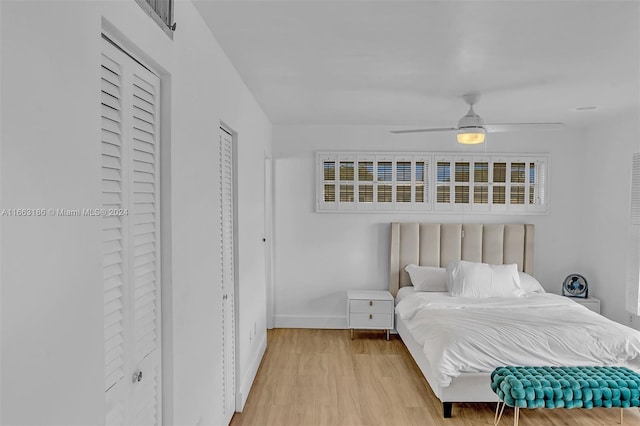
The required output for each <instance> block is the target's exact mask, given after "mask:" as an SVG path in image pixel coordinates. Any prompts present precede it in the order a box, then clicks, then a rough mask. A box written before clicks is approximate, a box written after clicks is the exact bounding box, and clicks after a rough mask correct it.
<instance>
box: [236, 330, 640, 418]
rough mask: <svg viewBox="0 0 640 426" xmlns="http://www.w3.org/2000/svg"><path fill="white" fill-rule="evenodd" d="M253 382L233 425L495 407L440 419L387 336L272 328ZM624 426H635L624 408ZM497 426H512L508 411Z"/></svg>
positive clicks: (612, 414)
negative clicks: (447, 414)
mask: <svg viewBox="0 0 640 426" xmlns="http://www.w3.org/2000/svg"><path fill="white" fill-rule="evenodd" d="M267 339H268V345H267V351H266V353H265V356H264V359H263V360H262V364H261V366H260V369H259V370H258V374H257V376H256V380H255V382H254V384H253V388H252V389H251V393H250V394H249V398H248V400H247V404H246V406H245V408H244V411H243V412H242V413H236V414H235V415H234V417H233V419H232V421H231V425H233V426H240V425H242V426H250V425H255V426H266V425H280V426H286V425H291V426H294V425H295V426H310V425H353V426H357V425H422V426H429V425H447V426H459V425H493V416H494V410H495V404H454V406H453V417H452V418H450V419H444V418H442V404H441V403H440V401H439V400H438V399H437V398H436V397H435V396H434V394H433V393H432V392H431V389H430V388H429V385H428V384H427V382H426V380H425V379H424V378H423V377H422V374H421V373H420V370H419V369H418V367H417V365H416V364H415V362H414V361H413V359H412V358H411V355H410V354H409V352H408V351H407V350H406V348H405V346H404V344H403V343H402V340H400V338H399V337H397V336H393V335H392V338H391V340H390V341H386V340H385V338H384V332H382V331H380V332H377V331H376V332H364V331H360V332H358V333H356V339H355V340H351V339H350V338H349V331H348V330H309V329H274V330H269V331H268V334H267ZM619 413H620V410H619V409H610V410H607V409H598V408H596V409H593V410H583V409H574V410H564V409H557V410H544V409H537V410H524V409H523V410H521V414H520V425H521V426H531V425H535V426H545V425H576V426H583V425H584V426H595V425H616V424H619ZM624 416H625V420H624V424H625V425H629V426H631V425H640V412H639V411H638V409H635V408H633V409H626V410H625V413H624ZM500 424H501V425H504V426H510V425H512V424H513V409H510V408H506V409H505V416H504V417H503V419H502V421H501V423H500Z"/></svg>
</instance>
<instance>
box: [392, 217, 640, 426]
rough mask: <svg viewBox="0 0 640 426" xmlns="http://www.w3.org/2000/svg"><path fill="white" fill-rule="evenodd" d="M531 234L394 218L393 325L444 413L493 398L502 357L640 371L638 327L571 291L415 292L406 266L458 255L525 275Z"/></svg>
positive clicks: (528, 229)
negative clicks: (511, 294) (508, 295)
mask: <svg viewBox="0 0 640 426" xmlns="http://www.w3.org/2000/svg"><path fill="white" fill-rule="evenodd" d="M534 242H535V228H534V226H533V225H530V224H434V223H392V224H391V247H390V257H389V259H390V269H389V291H390V292H391V293H392V294H393V295H394V296H395V297H396V318H395V319H396V323H395V324H396V330H397V332H398V334H399V336H400V337H401V339H402V341H403V342H404V344H405V346H406V347H407V349H408V351H409V352H410V353H411V355H412V357H413V358H414V360H415V362H416V364H417V365H418V367H419V368H420V370H421V371H422V373H423V375H424V377H425V379H426V380H427V382H428V383H429V386H430V387H431V389H432V390H433V392H434V394H435V395H436V396H437V397H438V398H439V399H440V401H441V402H442V404H443V415H444V417H451V412H452V405H453V403H454V402H495V401H497V396H496V394H495V393H494V392H493V391H492V390H491V387H490V373H491V371H493V369H494V368H496V367H499V366H502V365H505V364H506V365H509V364H511V365H541V366H542V365H622V366H627V367H630V368H633V369H635V370H639V369H640V332H637V331H635V330H632V329H630V328H628V327H625V326H622V325H620V324H617V323H614V322H612V321H610V320H607V319H606V318H604V317H602V316H600V315H598V314H596V313H594V312H591V311H589V310H588V309H587V308H585V307H583V306H581V305H579V304H577V303H575V302H573V301H572V300H570V299H569V298H566V297H562V296H558V295H551V294H548V293H540V294H538V293H535V294H534V293H531V294H527V295H526V297H520V298H514V299H513V300H510V299H504V300H503V299H478V300H469V299H466V298H463V299H460V298H455V297H452V296H451V295H450V294H448V293H437V292H433V293H431V292H416V291H414V290H413V287H412V283H411V279H410V277H409V274H408V273H407V272H406V271H405V266H406V265H409V264H415V265H420V266H435V267H446V266H447V265H449V264H450V263H452V262H456V261H460V260H465V261H469V262H478V263H487V264H492V265H506V264H517V268H518V271H520V272H525V273H528V274H531V275H532V273H533V253H534ZM565 314H566V318H565ZM510 315H511V317H510ZM461 324H462V325H461ZM492 324H493V325H492ZM498 324H509V327H507V326H506V325H505V326H504V327H502V326H499V325H498ZM494 325H495V326H494ZM492 327H493V328H492ZM518 327H520V328H518ZM466 329H469V330H472V333H467V332H466V331H465V330H466ZM502 329H504V333H502ZM459 330H462V331H461V332H460V333H461V334H460V335H457V334H456V333H458V331H459ZM496 330H499V333H497V334H496V335H495V336H493V337H491V336H492V333H495V332H496ZM464 333H466V334H468V335H463V334H464ZM545 333H546V334H545ZM503 334H504V335H509V336H511V337H510V338H509V339H507V338H505V337H504V336H503ZM487 336H489V337H487ZM611 336H614V337H615V339H614V338H613V337H611ZM465 339H468V340H465ZM474 339H476V340H474ZM491 339H494V340H496V341H495V342H492V341H491ZM586 339H592V340H593V342H592V343H591V344H586V346H585V344H584V341H585V340H586ZM508 340H512V341H513V342H512V345H513V346H512V347H509V342H508ZM538 341H540V342H543V341H544V342H546V343H545V345H544V347H542V346H540V347H536V346H535V345H536V343H537V342H538ZM487 342H489V343H487ZM572 342H573V343H572ZM602 342H605V343H604V344H602ZM447 345H449V346H447ZM585 347H586V348H587V350H585ZM460 348H463V349H460ZM461 352H462V353H463V355H460V353H461Z"/></svg>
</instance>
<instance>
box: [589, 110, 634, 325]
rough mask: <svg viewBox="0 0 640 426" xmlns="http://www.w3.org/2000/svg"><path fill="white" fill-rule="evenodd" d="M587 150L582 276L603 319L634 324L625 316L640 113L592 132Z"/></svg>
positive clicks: (624, 115) (624, 116)
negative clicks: (631, 192) (631, 205)
mask: <svg viewBox="0 0 640 426" xmlns="http://www.w3.org/2000/svg"><path fill="white" fill-rule="evenodd" d="M583 149H584V151H585V157H584V159H585V163H584V165H583V166H582V167H581V169H582V170H584V184H583V191H584V195H583V196H584V201H585V203H584V208H583V209H582V211H583V213H582V215H581V218H582V224H581V227H582V237H581V239H580V245H581V246H582V247H583V257H582V259H581V262H580V269H579V270H578V271H583V272H584V275H585V277H586V278H587V280H588V282H589V287H590V289H591V290H590V291H591V294H593V295H594V296H595V297H598V298H599V299H600V301H601V310H602V313H603V314H604V315H605V316H607V317H609V318H611V319H613V320H616V321H618V322H621V323H623V324H630V321H629V320H630V318H632V317H631V316H630V314H629V313H628V312H626V311H625V297H626V280H627V275H626V272H627V254H628V250H629V248H628V246H627V241H628V231H629V230H628V225H629V209H630V191H631V189H630V188H631V162H632V154H633V153H634V152H640V116H639V115H638V111H629V112H627V113H626V114H622V115H620V116H618V117H617V118H616V119H614V120H610V121H608V122H606V123H601V124H598V125H595V126H592V127H591V128H589V130H588V132H587V133H586V138H585V140H584V143H583ZM590 171H596V173H593V174H591V173H590ZM637 319H638V318H637V317H636V318H634V320H635V321H634V324H633V325H634V326H636V327H638V326H640V323H639V322H638V321H637Z"/></svg>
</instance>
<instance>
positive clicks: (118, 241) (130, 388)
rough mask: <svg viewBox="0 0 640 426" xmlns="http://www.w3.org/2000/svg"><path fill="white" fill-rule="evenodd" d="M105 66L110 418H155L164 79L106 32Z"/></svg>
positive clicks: (105, 270)
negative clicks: (112, 41) (161, 116)
mask: <svg viewBox="0 0 640 426" xmlns="http://www.w3.org/2000/svg"><path fill="white" fill-rule="evenodd" d="M101 73H102V93H101V111H102V132H101V134H102V137H101V150H102V156H101V158H102V208H103V211H102V212H101V213H102V218H101V220H102V238H103V284H104V339H105V410H106V412H105V423H106V424H108V425H109V424H118V425H123V424H136V425H143V424H144V425H156V424H161V423H162V419H161V407H160V401H161V397H160V396H161V395H160V390H161V383H160V382H161V378H160V365H161V360H160V351H161V344H160V325H161V316H160V315H161V313H160V305H161V303H160V302H161V300H160V232H159V231H160V228H159V225H160V218H159V202H160V200H159V185H158V184H159V181H160V179H159V169H158V167H159V161H158V160H159V159H158V153H159V147H158V141H159V99H160V80H159V78H158V76H156V75H155V74H153V73H152V72H150V71H149V70H148V69H147V68H145V67H144V66H142V65H141V64H140V63H139V62H137V61H136V60H134V59H133V58H131V57H130V56H129V55H127V54H126V53H124V52H123V51H122V50H120V49H118V48H117V47H115V46H114V45H113V44H112V43H111V42H109V41H108V40H106V39H105V40H104V41H103V54H102V69H101Z"/></svg>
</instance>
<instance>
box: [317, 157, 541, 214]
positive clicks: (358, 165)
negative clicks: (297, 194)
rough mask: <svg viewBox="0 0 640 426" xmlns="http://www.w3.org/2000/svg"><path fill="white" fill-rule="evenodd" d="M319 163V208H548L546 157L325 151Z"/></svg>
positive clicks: (521, 210) (532, 210) (538, 210)
mask: <svg viewBox="0 0 640 426" xmlns="http://www.w3.org/2000/svg"><path fill="white" fill-rule="evenodd" d="M317 161H318V163H317V167H318V169H317V170H318V189H317V195H318V199H317V210H318V211H366V210H371V211H422V212H424V211H431V210H434V211H438V212H460V211H464V212H472V213H473V212H478V213H480V212H487V213H492V212H500V213H523V214H529V213H545V212H546V211H547V203H546V185H547V182H546V179H545V177H546V170H547V163H548V156H546V155H512V154H508V155H458V154H455V153H430V152H425V153H378V152H360V153H331V152H319V153H318V154H317ZM429 188H433V190H434V192H433V194H431V193H430V192H429Z"/></svg>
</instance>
